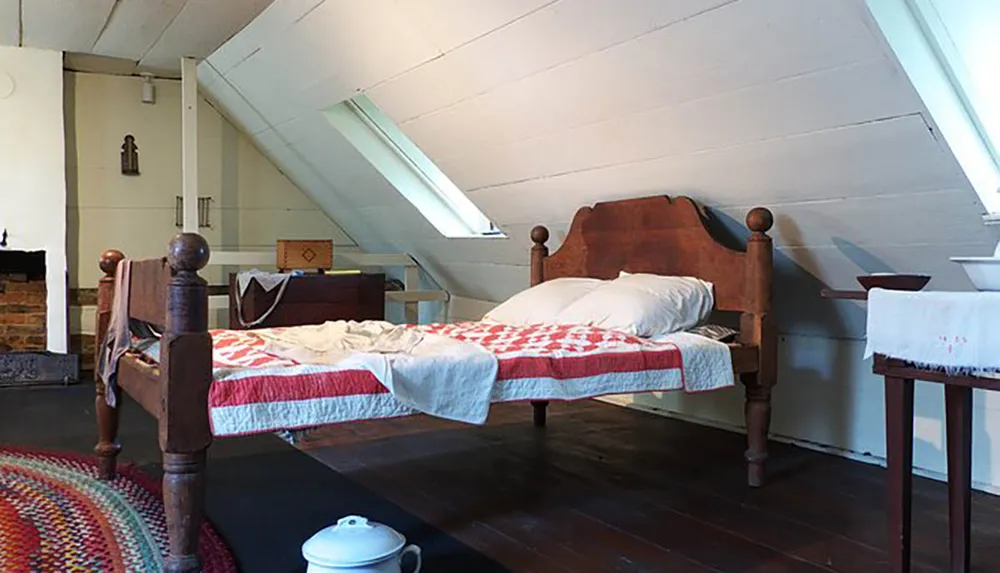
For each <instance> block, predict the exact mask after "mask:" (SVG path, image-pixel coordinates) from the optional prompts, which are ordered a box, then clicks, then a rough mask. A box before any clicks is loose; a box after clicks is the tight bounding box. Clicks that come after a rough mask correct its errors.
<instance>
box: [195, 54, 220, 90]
mask: <svg viewBox="0 0 1000 573" xmlns="http://www.w3.org/2000/svg"><path fill="white" fill-rule="evenodd" d="M195 70H196V71H197V72H198V88H199V89H200V90H202V91H205V90H208V89H210V88H211V87H212V86H213V85H215V82H217V81H219V80H221V79H222V74H220V73H219V72H218V70H216V69H215V67H214V66H213V65H212V64H211V63H210V62H209V61H208V60H202V61H200V62H198V65H197V67H195Z"/></svg>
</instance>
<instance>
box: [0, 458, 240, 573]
mask: <svg viewBox="0 0 1000 573" xmlns="http://www.w3.org/2000/svg"><path fill="white" fill-rule="evenodd" d="M160 494H161V489H160V484H159V481H158V480H155V479H153V478H151V477H150V476H148V475H146V474H144V473H143V472H141V471H139V470H138V469H136V468H132V467H129V466H119V473H118V477H117V478H116V479H115V480H113V481H110V482H107V481H101V480H98V479H97V466H96V462H95V461H94V460H93V459H92V458H91V457H87V456H79V455H73V454H59V453H51V452H41V451H35V450H22V449H17V448H10V447H0V571H2V572H3V573H48V572H55V571H65V572H69V571H72V572H79V573H91V572H93V573H119V572H122V573H125V572H128V573H131V572H136V573H139V572H142V573H147V572H148V573H154V572H160V571H162V570H163V565H162V562H163V555H165V554H166V550H167V528H166V518H165V516H164V512H163V502H162V499H161V497H160ZM201 558H202V563H203V564H204V573H236V571H237V568H236V564H235V561H234V560H233V556H232V554H231V553H230V551H229V548H228V547H226V545H225V543H224V542H223V541H222V539H221V538H220V537H219V535H218V534H217V533H216V532H215V530H214V529H213V528H212V527H211V526H210V525H209V524H208V523H207V522H206V523H204V524H203V525H202V528H201Z"/></svg>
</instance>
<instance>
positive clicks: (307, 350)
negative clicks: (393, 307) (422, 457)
mask: <svg viewBox="0 0 1000 573" xmlns="http://www.w3.org/2000/svg"><path fill="white" fill-rule="evenodd" d="M256 334H258V335H259V336H260V337H261V338H264V340H265V341H266V346H265V351H266V352H268V353H270V354H274V355H276V356H280V357H283V358H289V359H291V360H295V361H296V362H300V363H303V364H323V365H335V366H337V367H338V368H344V369H363V370H368V371H370V372H371V373H372V374H374V375H375V377H376V378H377V379H378V381H379V382H380V383H381V384H382V385H383V386H385V387H386V389H388V390H389V392H391V393H392V395H393V396H394V397H395V398H396V399H397V400H399V402H401V403H402V404H404V405H406V406H409V407H411V408H413V409H415V410H418V411H421V412H424V413H426V414H430V415H433V416H438V417H441V418H446V419H449V420H455V421H459V422H467V423H470V424H483V423H485V422H486V417H487V415H488V414H489V408H490V395H491V393H492V391H493V384H494V383H495V381H496V378H497V368H498V363H497V359H496V356H495V355H494V354H493V353H492V352H489V351H488V350H486V349H485V348H483V347H482V346H480V345H478V344H473V343H467V342H458V341H456V340H453V339H451V338H448V337H445V336H440V335H436V334H430V333H425V332H420V331H419V330H416V329H413V328H409V327H406V326H400V325H394V324H391V323H389V322H384V321H372V320H369V321H364V322H355V321H343V320H338V321H332V322H326V323H324V324H320V325H315V326H300V327H295V328H293V329H287V330H286V329H273V330H272V329H262V330H259V331H256Z"/></svg>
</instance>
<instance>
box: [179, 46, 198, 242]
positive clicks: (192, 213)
mask: <svg viewBox="0 0 1000 573" xmlns="http://www.w3.org/2000/svg"><path fill="white" fill-rule="evenodd" d="M181 197H182V198H183V200H184V210H183V214H184V216H183V225H184V226H183V228H184V232H185V233H197V232H198V62H197V60H195V59H194V58H181Z"/></svg>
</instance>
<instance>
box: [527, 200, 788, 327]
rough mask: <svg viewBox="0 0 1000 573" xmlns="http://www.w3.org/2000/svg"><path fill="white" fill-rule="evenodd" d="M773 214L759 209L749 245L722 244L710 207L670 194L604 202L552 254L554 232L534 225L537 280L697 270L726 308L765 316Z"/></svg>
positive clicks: (578, 219) (580, 216)
mask: <svg viewBox="0 0 1000 573" xmlns="http://www.w3.org/2000/svg"><path fill="white" fill-rule="evenodd" d="M772 223H773V217H772V215H771V212H770V211H768V210H767V209H765V208H763V207H757V208H754V209H752V210H751V211H750V212H749V214H748V215H747V226H748V227H749V228H750V230H751V232H752V234H751V236H750V238H749V240H748V241H747V247H746V250H745V251H737V250H733V249H730V248H729V247H726V246H724V245H722V244H720V243H719V242H718V241H716V239H715V238H714V237H713V236H712V234H711V233H710V231H709V229H708V227H707V217H706V214H705V212H704V210H703V208H702V207H701V206H700V205H699V204H698V203H696V202H695V201H693V200H692V199H690V198H688V197H677V198H673V199H672V198H670V197H668V196H666V195H660V196H655V197H643V198H639V199H625V200H621V201H609V202H604V203H597V204H595V205H594V206H593V207H583V208H581V209H580V210H578V211H577V212H576V215H575V216H574V217H573V223H572V225H570V229H569V233H568V234H567V235H566V240H565V241H563V244H562V246H560V247H559V249H558V250H557V251H556V252H555V253H552V254H551V255H549V254H548V249H547V248H546V247H545V242H546V241H547V240H548V238H549V231H548V229H546V228H545V227H542V226H538V227H535V228H534V229H532V231H531V239H532V241H533V242H534V243H535V245H534V247H533V248H532V256H531V283H532V284H533V285H535V284H538V283H540V282H542V281H546V280H552V279H555V278H560V277H593V278H600V279H611V278H615V277H617V276H618V273H619V271H623V270H624V271H627V272H636V273H639V272H641V273H652V274H659V275H673V276H694V277H698V278H701V279H703V280H706V281H709V282H711V283H712V284H713V285H714V286H715V305H716V309H718V310H725V311H738V312H744V313H753V314H763V313H766V312H768V311H769V310H770V306H771V274H772V250H771V239H770V237H768V236H767V235H766V233H767V231H768V230H769V229H770V228H771V225H772Z"/></svg>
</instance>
